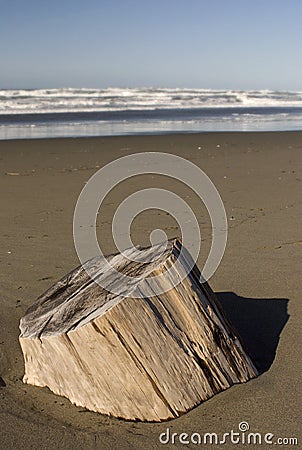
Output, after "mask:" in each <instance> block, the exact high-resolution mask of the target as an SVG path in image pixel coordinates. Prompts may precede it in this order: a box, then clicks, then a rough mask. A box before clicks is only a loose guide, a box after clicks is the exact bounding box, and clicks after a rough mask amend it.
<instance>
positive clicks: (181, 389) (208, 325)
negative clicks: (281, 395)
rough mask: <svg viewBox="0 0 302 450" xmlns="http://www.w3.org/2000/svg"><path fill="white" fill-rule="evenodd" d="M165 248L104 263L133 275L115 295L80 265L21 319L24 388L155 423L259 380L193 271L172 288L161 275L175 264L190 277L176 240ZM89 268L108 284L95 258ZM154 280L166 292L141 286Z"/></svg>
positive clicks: (196, 269) (218, 307) (217, 304)
mask: <svg viewBox="0 0 302 450" xmlns="http://www.w3.org/2000/svg"><path fill="white" fill-rule="evenodd" d="M165 245H166V248H165V250H164V251H163V252H162V250H163V248H162V247H161V245H159V246H155V247H153V248H151V249H145V250H144V251H145V252H149V254H150V252H151V253H152V252H153V253H154V258H152V259H153V260H152V261H151V262H150V263H148V264H146V263H142V262H135V261H133V260H131V261H129V259H128V258H130V255H131V257H132V256H133V254H134V253H135V251H133V250H129V252H128V254H127V251H126V252H124V256H122V255H121V254H119V255H115V256H111V257H110V260H111V264H112V266H114V267H116V268H117V269H118V270H119V271H120V272H121V273H123V274H128V275H129V276H130V275H131V276H135V277H137V279H136V282H135V283H133V284H131V285H125V286H122V289H121V293H120V294H119V295H118V294H113V293H110V292H109V291H108V290H105V289H104V288H102V287H101V286H100V285H99V284H98V283H96V282H95V281H94V280H93V279H92V278H90V277H89V275H88V274H87V272H86V271H85V270H84V269H83V267H79V268H77V269H75V270H74V271H72V272H71V273H69V274H68V275H67V276H65V277H64V278H63V279H62V280H60V281H59V282H58V283H56V284H55V285H54V286H53V287H51V288H50V289H49V290H48V291H47V292H46V293H45V294H43V295H42V296H41V297H39V298H38V299H37V300H36V301H35V302H34V304H33V305H32V306H31V307H30V308H29V310H28V311H27V313H26V315H25V316H24V317H23V318H22V319H21V322H20V330H21V334H20V344H21V347H22V351H23V355H24V360H25V375H24V378H23V381H24V382H25V383H28V384H32V385H35V386H48V387H49V389H51V391H53V392H54V393H55V394H57V395H62V396H65V397H67V398H69V399H70V400H71V402H73V403H74V404H76V405H78V406H82V407H85V408H87V409H89V410H91V411H97V412H100V413H103V414H107V415H111V416H115V417H120V418H124V419H131V420H135V419H139V420H145V421H162V420H166V419H169V418H174V417H177V416H179V415H181V414H183V413H184V412H186V411H188V410H190V409H191V408H193V407H194V406H196V405H198V404H200V403H201V402H203V401H205V400H207V399H209V398H210V397H212V396H213V395H215V394H217V393H219V392H221V391H223V390H225V389H227V388H229V387H230V386H232V385H234V384H236V383H242V382H246V381H248V380H249V379H251V378H254V377H255V376H257V369H256V368H255V366H254V364H253V363H252V361H251V359H250V357H249V356H248V354H247V352H246V351H245V350H244V348H243V345H242V343H241V341H240V338H239V336H238V335H237V333H236V331H235V330H234V329H233V327H232V325H231V324H230V323H229V322H228V320H227V318H226V317H225V315H224V313H223V311H222V309H221V307H220V305H219V303H218V301H217V299H216V297H215V295H214V293H213V292H212V290H211V289H210V287H209V285H208V284H207V283H201V282H200V272H199V270H198V268H197V267H196V266H195V265H194V266H193V269H192V270H191V271H190V272H189V273H188V274H187V275H186V276H185V278H184V279H183V280H182V282H181V283H179V284H178V285H177V286H174V284H175V283H174V282H173V279H172V278H173V277H171V276H169V277H168V275H167V276H165V274H168V272H167V269H168V268H169V269H171V267H172V268H173V267H174V263H175V261H176V260H177V258H178V261H179V265H178V270H179V267H180V268H182V270H184V271H187V269H188V261H189V256H188V254H187V257H184V256H183V255H182V253H180V251H181V249H183V247H182V246H181V243H180V241H178V240H171V241H168V243H165ZM144 251H142V254H143V253H144ZM131 252H132V253H131ZM133 252H134V253H133ZM158 254H160V256H159V257H158V258H156V257H157V256H158ZM185 255H186V253H185ZM132 259H133V258H132ZM142 259H143V258H142ZM149 259H150V258H149ZM87 264H89V265H90V268H91V269H92V270H94V272H95V273H99V274H100V276H103V277H106V273H104V266H103V261H102V260H100V259H98V258H94V259H93V260H91V261H89V262H88V263H87ZM185 273H186V272H185ZM160 274H163V277H162V280H164V283H165V289H164V290H165V291H166V292H164V293H162V294H157V295H152V289H151V285H150V283H149V281H148V280H149V279H150V276H154V275H160ZM175 275H179V274H177V273H176V274H175ZM174 281H175V280H174ZM114 282H115V281H114V280H112V285H113V284H114ZM138 292H139V294H140V297H141V298H138V295H137V293H138Z"/></svg>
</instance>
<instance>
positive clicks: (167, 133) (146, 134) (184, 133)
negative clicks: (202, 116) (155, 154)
mask: <svg viewBox="0 0 302 450" xmlns="http://www.w3.org/2000/svg"><path fill="white" fill-rule="evenodd" d="M249 133H251V134H270V133H274V134H276V133H282V134H283V133H302V128H301V129H285V130H251V131H245V130H235V131H232V130H230V131H229V130H225V131H224V130H221V131H220V130H217V131H216V130H214V131H207V130H205V131H192V130H189V131H163V132H141V133H140V132H133V133H121V134H113V135H109V134H104V135H87V136H77V135H74V136H49V137H47V136H45V137H39V136H38V137H20V138H8V139H7V138H0V143H1V142H11V141H13V142H20V141H37V140H38V141H45V140H49V139H50V140H60V139H64V140H68V139H115V138H129V137H130V138H131V137H141V138H143V137H154V136H158V137H164V136H191V135H192V136H195V135H215V134H217V135H222V134H226V135H230V134H249Z"/></svg>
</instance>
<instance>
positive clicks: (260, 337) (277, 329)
mask: <svg viewBox="0 0 302 450" xmlns="http://www.w3.org/2000/svg"><path fill="white" fill-rule="evenodd" d="M215 294H216V297H217V299H218V300H219V302H220V304H221V305H222V307H223V309H224V311H225V314H226V316H227V318H228V319H229V320H230V322H231V323H232V324H233V325H234V327H235V328H236V330H237V331H238V333H239V335H240V337H241V339H242V341H243V343H244V345H245V347H246V349H247V350H248V352H249V353H250V355H251V357H252V359H253V361H254V363H255V364H256V366H257V368H258V370H259V372H260V374H261V373H264V372H266V371H267V370H268V369H269V368H270V367H271V365H272V363H273V361H274V359H275V355H276V351H277V347H278V343H279V339H280V335H281V332H282V330H283V328H284V326H285V325H286V322H287V321H288V318H289V315H288V313H287V304H288V299H285V298H271V299H267V298H263V299H258V298H245V297H240V296H238V295H236V294H235V293H234V292H216V293H215Z"/></svg>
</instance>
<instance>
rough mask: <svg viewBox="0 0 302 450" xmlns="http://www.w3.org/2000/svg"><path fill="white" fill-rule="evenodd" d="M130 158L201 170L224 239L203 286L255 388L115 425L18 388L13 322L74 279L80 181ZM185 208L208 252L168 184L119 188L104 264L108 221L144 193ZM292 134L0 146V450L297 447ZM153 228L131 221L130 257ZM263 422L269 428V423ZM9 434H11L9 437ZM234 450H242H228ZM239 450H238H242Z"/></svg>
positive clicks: (300, 161) (301, 172)
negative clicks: (247, 357) (174, 159)
mask: <svg viewBox="0 0 302 450" xmlns="http://www.w3.org/2000/svg"><path fill="white" fill-rule="evenodd" d="M141 151H162V152H170V153H173V154H175V155H179V156H182V157H184V158H186V159H188V160H189V161H192V162H193V163H194V164H196V165H198V166H199V167H200V168H202V170H204V171H205V172H206V173H207V174H208V176H209V177H210V178H211V179H212V181H213V182H214V184H215V185H216V187H217V189H218V191H219V193H220V195H221V197H222V199H223V202H224V205H225V208H226V212H227V217H228V221H229V238H228V244H227V248H226V252H225V255H224V258H223V260H222V262H221V264H220V266H219V268H218V270H217V272H216V273H215V274H214V276H213V278H211V280H210V281H209V284H210V286H211V287H212V289H213V290H214V291H215V292H216V293H218V297H219V300H220V301H221V303H222V304H223V307H224V309H225V311H226V313H227V315H228V317H229V318H230V319H231V321H232V322H233V324H234V325H235V327H236V328H237V329H238V331H239V332H240V335H241V337H242V339H243V341H244V342H245V343H246V344H247V347H248V349H249V351H250V353H251V354H252V356H253V358H254V360H255V361H256V363H257V364H258V365H260V366H261V367H262V374H261V375H260V376H259V377H258V378H256V379H254V380H252V381H250V382H248V383H246V384H242V385H236V386H234V387H232V388H230V389H228V390H227V391H225V392H223V393H221V394H219V395H217V396H215V397H213V398H212V399H211V400H208V401H206V402H205V403H203V404H201V405H199V406H197V407H196V408H194V409H193V410H192V411H190V412H189V413H187V414H184V415H183V416H181V417H180V418H178V419H175V420H172V421H169V422H164V423H161V424H152V423H140V422H125V421H122V420H118V419H113V418H110V417H106V416H102V415H100V414H97V413H92V412H87V411H85V410H83V409H82V408H78V407H76V406H74V405H72V404H71V403H70V402H69V401H68V400H67V399H65V398H63V397H58V396H55V395H54V394H52V393H51V392H50V391H49V390H48V389H46V388H37V387H33V386H28V385H25V384H23V383H22V381H21V380H22V376H23V373H24V372H23V370H24V364H23V357H22V354H21V350H20V346H19V342H18V336H19V328H18V326H19V320H20V317H21V316H23V315H24V312H25V311H26V309H27V308H28V307H29V306H30V305H31V304H32V302H33V301H34V300H35V298H37V297H38V296H39V295H40V294H42V293H43V292H44V291H45V290H46V289H47V288H49V287H50V286H51V285H52V284H54V283H55V282H56V281H57V280H58V279H60V278H61V277H62V276H64V275H65V274H66V273H67V272H68V271H70V270H71V269H73V268H74V267H76V266H77V265H78V264H79V263H78V259H77V255H76V253H75V250H74V245H73V237H72V219H73V211H74V207H75V203H76V201H77V198H78V195H79V193H80V192H81V189H82V188H83V186H84V185H85V183H86V182H87V181H88V180H89V178H90V177H91V176H92V175H93V174H94V173H95V172H96V171H97V170H98V169H99V168H100V167H103V166H104V165H106V164H107V163H108V162H110V161H113V160H115V159H117V158H119V157H121V156H125V155H127V154H132V153H136V152H141ZM149 186H150V187H156V186H160V187H163V188H165V189H170V190H173V191H174V192H176V193H177V194H178V195H180V196H181V197H182V198H184V199H185V200H186V201H188V203H189V204H190V206H191V208H192V210H193V211H194V212H195V214H197V217H198V222H199V224H200V226H201V231H202V236H203V238H204V247H203V254H202V255H201V256H200V258H199V261H198V266H199V267H202V262H203V261H204V254H206V252H207V250H208V248H209V245H210V241H211V240H210V237H211V230H210V223H209V220H208V218H207V216H206V211H205V210H204V209H203V207H202V206H201V205H200V202H199V200H198V198H196V197H195V196H194V194H192V192H190V190H189V189H187V188H186V187H185V186H183V185H182V184H181V183H180V182H178V181H177V180H176V181H173V180H170V179H168V180H161V179H159V178H155V179H152V177H149V178H147V179H146V180H145V179H143V180H140V179H133V180H129V182H128V183H126V184H125V185H124V184H122V185H121V186H117V188H116V189H115V190H114V191H112V193H111V194H110V196H109V197H108V199H107V201H106V203H105V204H104V208H103V211H102V213H101V214H100V219H99V220H100V231H101V240H102V244H104V253H105V254H109V253H111V252H112V251H113V246H114V243H113V241H112V238H111V237H110V232H111V225H110V224H111V220H112V217H113V214H114V212H115V209H116V207H117V206H118V204H119V203H120V202H121V201H122V200H123V199H124V198H125V197H127V196H128V195H130V194H131V193H133V192H135V191H137V190H139V189H143V188H145V187H149ZM301 187H302V131H301V132H300V131H282V132H276V131H273V132H264V131H259V132H203V133H175V134H164V135H127V136H126V135H122V136H105V137H76V138H43V139H16V140H1V141H0V188H1V191H2V192H3V193H4V195H2V197H1V209H0V214H1V229H0V244H1V245H0V248H1V253H0V261H1V265H2V271H1V273H0V291H1V292H0V294H1V295H0V301H1V310H2V314H1V316H0V377H1V379H2V380H3V383H4V384H5V386H2V382H1V379H0V382H1V383H0V401H1V411H0V417H1V425H2V426H1V430H0V442H2V445H3V448H7V449H10V448H25V449H27V448H31V449H33V450H35V449H39V448H41V445H42V446H43V448H45V449H49V450H50V449H53V448H60V449H63V450H65V449H74V448H75V447H77V448H87V449H99V448H100V449H101V448H102V449H111V448H118V449H121V450H126V449H128V448H133V449H140V448H142V447H143V446H145V447H146V448H148V449H150V450H153V449H157V448H161V445H160V443H159V435H160V433H163V432H165V431H166V429H167V428H170V429H171V430H172V429H173V432H174V431H175V432H177V433H178V434H179V433H181V432H185V433H188V434H192V433H194V432H198V433H201V434H202V433H206V432H216V433H221V434H223V433H224V432H228V431H230V430H231V429H233V430H235V431H237V430H238V424H239V423H240V422H242V421H244V420H245V421H247V422H248V423H249V424H250V430H251V432H257V431H259V432H263V433H273V434H274V435H275V436H281V437H282V436H284V437H291V436H293V437H294V436H296V437H297V438H299V440H300V439H301V436H299V434H300V428H299V417H300V409H301V400H302V398H301V390H300V374H301V370H302V367H301V351H300V346H299V343H300V342H301V333H300V325H301V319H302V318H301V303H300V299H301V283H300V272H301V270H300V268H301V231H300V228H299V224H300V223H301V219H302V202H301ZM154 228H163V229H164V230H165V231H166V232H167V234H168V236H170V235H173V234H176V233H177V232H178V230H177V228H175V223H174V222H173V220H172V219H171V220H170V219H169V218H168V217H167V216H166V215H165V214H160V215H157V214H150V215H146V216H142V218H141V219H140V220H139V221H138V222H137V225H136V233H137V235H136V238H137V240H138V243H142V244H144V243H145V241H146V239H148V236H149V235H148V233H149V232H150V230H152V229H154ZM272 411H273V414H272ZM12 430H13V431H12ZM237 448H241V447H240V446H237ZM242 448H244V446H242Z"/></svg>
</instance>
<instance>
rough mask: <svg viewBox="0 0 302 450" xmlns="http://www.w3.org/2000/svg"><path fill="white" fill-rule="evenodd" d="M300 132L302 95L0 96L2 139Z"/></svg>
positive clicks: (24, 92) (144, 91)
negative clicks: (228, 132)
mask: <svg viewBox="0 0 302 450" xmlns="http://www.w3.org/2000/svg"><path fill="white" fill-rule="evenodd" d="M301 129H302V91H272V90H249V91H239V90H213V89H168V88H166V89H159V88H127V89H126V88H107V89H73V88H69V89H67V88H62V89H10V90H9V89H5V90H0V139H27V138H49V137H79V136H114V135H115V136H116V135H125V134H163V133H188V132H211V131H216V132H217V131H285V130H301Z"/></svg>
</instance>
